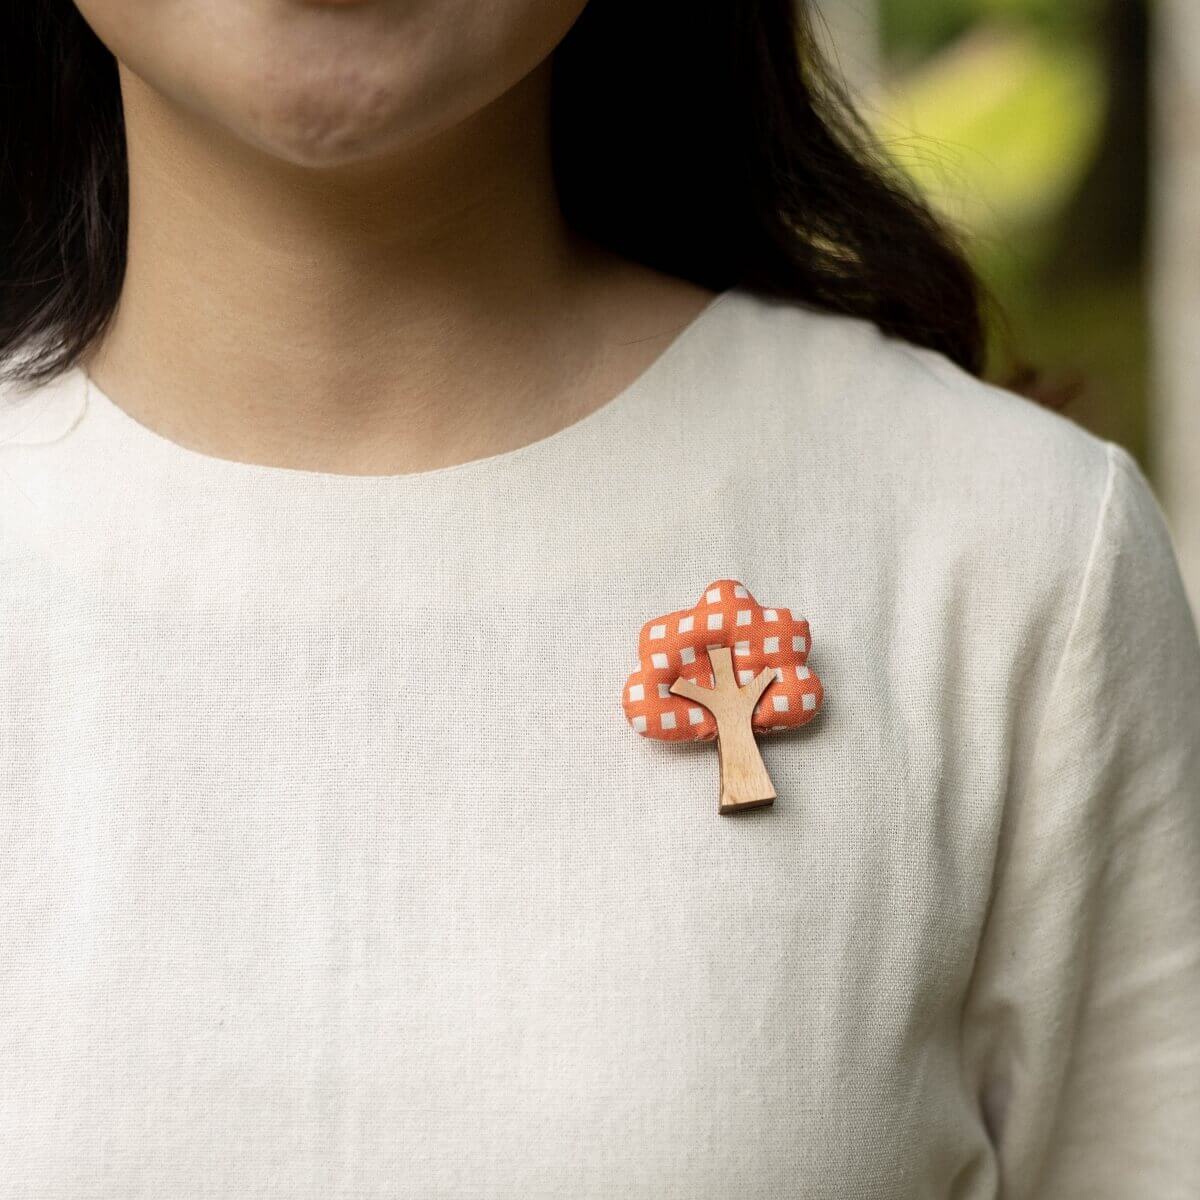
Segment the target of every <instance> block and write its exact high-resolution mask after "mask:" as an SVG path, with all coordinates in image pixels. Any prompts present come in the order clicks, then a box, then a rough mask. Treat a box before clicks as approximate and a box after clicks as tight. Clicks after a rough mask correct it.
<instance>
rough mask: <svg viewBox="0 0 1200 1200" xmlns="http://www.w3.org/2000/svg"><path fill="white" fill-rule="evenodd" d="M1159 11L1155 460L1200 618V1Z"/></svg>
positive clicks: (1163, 3) (1173, 3) (1172, 0)
mask: <svg viewBox="0 0 1200 1200" xmlns="http://www.w3.org/2000/svg"><path fill="white" fill-rule="evenodd" d="M1154 15H1155V22H1156V28H1155V30H1154V37H1153V48H1154V76H1153V81H1154V82H1153V87H1154V125H1153V137H1152V149H1153V151H1154V168H1155V170H1154V177H1153V189H1152V198H1151V224H1150V230H1151V234H1150V238H1151V252H1150V263H1151V288H1150V311H1151V339H1152V344H1153V348H1154V351H1153V352H1154V358H1153V367H1152V369H1153V377H1154V386H1153V388H1152V390H1151V397H1152V399H1151V403H1152V406H1153V407H1152V412H1151V415H1152V418H1153V419H1152V421H1151V426H1150V436H1151V462H1152V466H1153V471H1154V483H1155V490H1156V491H1157V493H1158V495H1159V496H1160V497H1161V499H1162V503H1163V509H1164V511H1165V512H1166V514H1167V517H1168V519H1169V521H1170V525H1171V532H1172V535H1173V536H1174V539H1175V544H1176V549H1177V551H1178V553H1179V559H1180V565H1181V567H1182V570H1183V576H1184V582H1185V583H1186V584H1187V589H1188V595H1189V598H1190V599H1191V602H1192V610H1193V612H1195V613H1196V614H1197V620H1198V621H1200V402H1198V401H1197V389H1200V202H1198V200H1197V197H1200V4H1197V2H1196V0H1160V3H1159V4H1157V5H1156V7H1155V10H1154Z"/></svg>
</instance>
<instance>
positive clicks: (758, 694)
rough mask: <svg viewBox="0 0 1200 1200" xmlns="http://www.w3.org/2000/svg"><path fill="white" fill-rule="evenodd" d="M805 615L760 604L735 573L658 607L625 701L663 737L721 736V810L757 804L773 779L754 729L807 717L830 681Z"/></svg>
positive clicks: (634, 721) (647, 728)
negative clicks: (692, 597) (816, 666)
mask: <svg viewBox="0 0 1200 1200" xmlns="http://www.w3.org/2000/svg"><path fill="white" fill-rule="evenodd" d="M808 650H809V633H808V622H807V621H804V620H798V619H796V618H794V617H793V616H792V614H791V612H790V611H789V610H788V609H786V608H763V607H762V605H760V604H758V603H757V602H756V601H755V599H754V597H753V596H751V595H750V593H749V592H748V591H747V590H746V588H745V587H744V586H743V585H742V584H740V583H738V581H737V580H736V579H718V580H716V581H715V582H714V583H710V584H709V585H708V587H707V588H705V589H704V594H703V595H702V596H701V597H700V599H699V601H698V602H697V604H696V606H695V607H694V608H687V609H681V610H680V611H679V612H673V613H668V614H667V615H666V616H663V617H654V618H653V619H652V620H650V621H647V622H646V624H645V625H643V626H642V631H641V634H640V636H639V637H638V658H639V660H640V664H641V665H640V666H639V667H638V669H637V670H636V671H634V672H633V674H632V675H630V676H629V678H628V679H627V680H626V682H625V690H624V692H623V693H622V697H621V704H622V707H623V708H624V710H625V717H626V719H627V720H628V721H629V724H630V725H631V726H632V727H633V729H634V731H635V732H637V733H640V734H642V735H643V736H644V737H651V738H657V739H659V740H661V741H666V742H683V741H711V740H712V739H713V738H716V739H717V757H718V761H719V763H720V770H721V795H720V801H719V804H718V806H717V811H718V812H720V813H736V812H741V811H743V810H744V809H748V808H759V807H761V806H763V805H765V804H770V803H771V802H772V801H773V800H774V799H775V788H774V786H773V785H772V783H771V777H770V776H769V775H768V774H767V768H766V764H765V763H764V762H763V759H762V754H761V753H760V752H759V749H758V743H757V742H756V741H755V737H754V735H755V733H756V732H758V733H770V732H772V731H776V730H781V729H794V728H795V727H797V726H799V725H805V724H807V723H808V722H809V721H811V720H812V719H813V717H815V716H816V715H817V712H818V710H819V709H820V707H821V698H822V696H823V694H824V689H823V688H822V686H821V681H820V680H819V679H818V678H817V677H816V675H814V674H813V673H812V671H810V670H809V668H808V667H807V666H806V665H805V663H806V661H807V659H808Z"/></svg>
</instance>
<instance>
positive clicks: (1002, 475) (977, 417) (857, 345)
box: [723, 289, 1109, 499]
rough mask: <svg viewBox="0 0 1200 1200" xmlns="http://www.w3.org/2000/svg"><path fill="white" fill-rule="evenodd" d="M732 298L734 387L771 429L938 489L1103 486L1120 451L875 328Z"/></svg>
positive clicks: (773, 301) (793, 305)
mask: <svg viewBox="0 0 1200 1200" xmlns="http://www.w3.org/2000/svg"><path fill="white" fill-rule="evenodd" d="M729 300H730V304H731V308H730V312H729V319H728V320H727V321H726V323H725V325H724V326H723V329H724V331H725V338H726V342H725V346H724V356H725V357H726V360H727V361H728V363H729V365H730V368H731V371H730V375H731V378H730V380H729V381H728V382H730V383H731V384H734V383H735V379H736V381H738V382H737V383H736V384H735V386H734V390H735V391H736V392H737V393H738V402H739V404H741V405H749V406H751V407H753V408H755V409H756V410H757V412H758V413H759V414H760V417H761V419H762V420H764V421H765V422H767V423H768V424H770V423H772V422H773V421H774V422H779V423H780V424H781V425H782V426H783V430H792V431H794V434H795V436H799V437H811V438H819V439H820V440H821V442H822V444H824V445H825V446H826V447H827V449H828V450H829V451H830V452H835V451H839V450H840V451H843V452H846V453H854V454H856V455H858V456H860V457H861V458H862V459H864V460H876V459H877V460H879V461H880V462H882V463H886V464H888V465H889V466H890V467H891V468H892V469H895V468H898V467H903V466H911V467H913V468H919V470H920V473H921V475H922V476H923V477H924V478H925V479H926V480H927V481H929V482H933V480H934V479H935V478H936V477H937V476H938V475H939V474H942V475H944V476H945V477H946V478H947V480H948V481H953V482H957V481H958V480H960V479H961V478H962V476H963V475H964V474H969V475H970V476H971V477H973V478H976V479H978V477H979V476H978V472H979V471H980V470H981V469H983V470H986V469H987V468H988V467H994V468H996V469H997V475H996V479H995V482H997V483H998V484H1002V483H1003V482H1004V481H1008V482H1010V483H1011V484H1013V485H1015V490H1016V491H1017V492H1019V493H1026V494H1028V493H1037V492H1038V491H1039V487H1038V484H1039V481H1040V482H1041V484H1042V485H1043V486H1044V487H1048V488H1049V489H1051V490H1053V491H1054V492H1056V493H1060V492H1061V491H1062V489H1063V487H1064V486H1065V487H1067V488H1068V489H1073V488H1076V487H1080V488H1083V489H1085V490H1086V489H1087V488H1089V487H1090V488H1091V489H1092V491H1093V494H1097V493H1096V488H1097V486H1100V487H1102V486H1103V481H1104V477H1105V475H1106V472H1107V469H1108V468H1107V458H1108V454H1109V449H1108V443H1107V442H1106V441H1105V440H1104V439H1103V438H1100V437H1098V436H1096V435H1095V434H1093V433H1091V432H1090V431H1088V430H1086V429H1085V428H1084V427H1083V426H1081V425H1080V424H1078V423H1077V422H1076V421H1075V420H1074V419H1073V418H1072V417H1071V416H1069V415H1064V414H1063V413H1059V412H1056V411H1054V410H1052V409H1050V408H1047V407H1045V406H1043V405H1041V404H1038V403H1037V402H1035V401H1033V400H1031V399H1029V398H1027V397H1025V396H1022V395H1019V394H1018V393H1016V392H1013V391H1011V390H1009V389H1007V388H1005V387H1002V386H1000V385H999V384H996V383H992V382H988V381H986V380H983V379H980V378H978V377H976V376H975V375H972V374H971V373H970V372H968V371H967V370H965V369H964V368H963V367H961V366H959V365H958V364H957V363H955V362H953V361H952V360H951V359H949V358H948V357H946V356H945V355H944V354H942V353H940V352H938V351H936V350H932V349H930V348H928V347H925V346H920V345H917V344H915V343H912V342H909V341H906V340H905V339H903V338H899V337H895V336H892V335H890V334H886V333H884V332H883V331H882V330H880V328H879V327H878V326H877V325H875V324H874V323H873V322H872V321H870V320H867V319H866V318H863V317H857V316H850V315H847V314H843V313H836V312H832V311H829V310H827V309H822V308H818V307H815V306H811V305H808V304H806V303H804V302H802V301H799V300H794V299H785V298H779V297H774V296H767V295H764V294H762V293H759V292H754V291H750V290H747V289H738V290H736V291H735V292H733V293H731V294H730V297H729ZM1000 490H1001V491H1007V490H1008V489H1006V488H1003V487H1001V489H1000ZM959 499H961V497H959Z"/></svg>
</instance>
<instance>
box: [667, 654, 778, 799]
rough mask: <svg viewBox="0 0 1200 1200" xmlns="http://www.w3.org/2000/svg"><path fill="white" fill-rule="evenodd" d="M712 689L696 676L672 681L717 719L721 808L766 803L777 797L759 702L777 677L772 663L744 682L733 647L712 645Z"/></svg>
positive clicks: (676, 691)
mask: <svg viewBox="0 0 1200 1200" xmlns="http://www.w3.org/2000/svg"><path fill="white" fill-rule="evenodd" d="M708 660H709V662H710V663H712V669H713V681H714V684H715V686H714V687H711V688H703V687H700V685H699V684H697V683H695V682H693V681H692V680H690V679H683V678H680V679H677V680H675V682H674V683H673V684H671V691H672V692H673V693H674V694H675V695H676V696H684V697H686V698H687V699H688V700H694V701H695V702H696V703H697V704H703V705H704V707H705V708H707V709H708V711H709V712H710V713H712V715H713V717H714V718H715V719H716V722H717V753H718V757H719V758H720V762H721V798H720V801H719V803H718V806H717V811H718V812H720V813H733V812H741V811H742V810H743V809H747V808H760V807H762V806H763V805H765V804H770V803H771V802H772V801H773V800H774V799H775V787H774V785H773V784H772V783H771V777H770V776H769V775H768V774H767V765H766V763H764V762H763V759H762V752H761V751H760V750H759V748H758V742H757V740H756V739H755V737H754V726H753V724H752V721H753V718H754V707H755V705H756V704H757V703H758V700H759V697H760V696H761V695H762V694H763V691H764V690H765V689H766V686H767V684H768V683H770V682H771V680H772V679H774V678H775V671H774V670H773V669H772V668H771V667H763V669H762V670H761V671H760V672H759V673H758V674H757V675H756V676H755V677H754V678H753V679H752V680H751V681H750V682H749V683H748V684H746V686H745V687H738V682H737V676H736V674H735V673H734V670H733V659H732V655H731V652H730V649H729V647H728V646H710V647H709V650H708Z"/></svg>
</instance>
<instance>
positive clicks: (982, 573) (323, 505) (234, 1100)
mask: <svg viewBox="0 0 1200 1200" xmlns="http://www.w3.org/2000/svg"><path fill="white" fill-rule="evenodd" d="M10 7H11V9H12V11H10V12H8V13H7V14H6V16H5V17H4V21H5V23H6V25H7V28H6V29H5V30H4V37H3V38H2V39H0V44H3V45H4V47H5V48H6V51H7V54H8V56H9V61H8V62H7V63H6V64H5V68H6V69H5V79H6V84H7V86H6V90H5V92H4V100H3V103H4V104H5V105H6V106H7V111H6V114H5V117H4V123H3V130H2V136H3V138H4V164H5V166H4V170H5V177H4V186H3V189H2V192H3V200H2V201H0V203H3V205H4V209H3V212H4V216H3V221H4V229H3V234H4V238H5V242H6V245H7V246H8V247H9V250H8V253H7V257H6V272H7V274H6V277H5V282H4V288H3V300H2V303H0V311H2V313H3V334H2V338H0V342H2V345H3V352H4V354H5V357H6V362H7V367H8V374H7V375H6V383H5V395H4V397H3V404H2V406H0V410H2V411H3V414H4V418H3V419H4V422H5V428H4V430H3V443H2V445H3V448H2V449H0V468H2V470H0V486H2V488H3V492H2V495H0V512H2V513H3V527H2V528H3V536H2V540H0V548H2V551H0V552H2V559H0V563H2V570H0V581H2V586H3V605H4V617H5V619H4V622H3V626H2V633H0V638H2V641H0V645H2V646H3V655H4V657H3V663H4V667H5V669H4V671H3V673H2V675H0V688H2V691H0V698H2V701H3V708H2V709H0V718H2V722H0V730H2V732H3V742H2V745H0V749H2V753H0V770H2V771H3V775H2V776H0V780H2V783H3V796H4V800H5V803H4V806H3V808H2V809H0V820H2V822H3V824H2V832H3V836H2V837H0V950H2V953H0V1002H2V1005H3V1009H2V1011H3V1016H4V1020H3V1023H2V1027H3V1030H4V1036H3V1039H2V1041H0V1180H3V1183H2V1184H0V1191H3V1194H4V1195H5V1196H13V1197H17V1196H21V1197H25V1196H38V1197H73V1198H74V1197H81V1196H89V1197H128V1196H134V1195H138V1196H156V1197H157V1196H164V1197H166V1196H170V1197H200V1196H204V1197H238V1198H242V1197H249V1196H280V1197H285V1196H286V1197H322V1198H327V1197H334V1196H338V1197H351V1196H353V1197H401V1196H402V1197H414V1198H417V1197H419V1198H426V1197H435V1196H436V1197H442V1196H445V1197H467V1196H480V1197H482V1196H488V1197H505V1198H510V1197H511V1198H516V1197H522V1198H524V1197H533V1196H538V1197H578V1196H595V1197H600V1196H605V1197H622V1198H629V1197H645V1198H650V1197H653V1198H655V1200H660V1198H663V1197H688V1198H689V1200H697V1198H700V1197H704V1198H716V1197H720V1198H725V1197H732V1196H739V1197H763V1198H766V1197H805V1198H813V1197H838V1198H839V1200H845V1198H849V1197H872V1198H876V1197H886V1198H889V1200H907V1198H910V1197H912V1198H916V1197H921V1198H933V1197H939V1198H941V1197H945V1198H947V1200H949V1198H950V1197H955V1198H957V1200H982V1198H985V1197H986V1198H991V1197H998V1196H1002V1197H1005V1198H1008V1200H1048V1198H1051V1197H1053V1198H1056V1200H1057V1198H1061V1197H1074V1196H1088V1197H1118V1196H1120V1197H1129V1196H1134V1195H1137V1196H1155V1197H1159V1198H1162V1197H1184V1196H1189V1197H1192V1196H1195V1195H1196V1194H1198V1189H1200V1165H1198V1160H1200V1143H1198V1141H1197V1134H1196V1130H1197V1129H1200V1089H1198V1083H1197V1080H1198V1079H1200V1021H1198V1019H1197V1018H1198V1015H1200V975H1198V970H1200V966H1198V964H1200V884H1198V882H1197V881H1198V880H1200V790H1198V789H1200V640H1198V639H1197V635H1196V627H1195V624H1194V623H1193V619H1192V617H1191V615H1190V612H1189V610H1188V607H1187V603H1186V601H1185V598H1184V593H1183V589H1182V585H1181V582H1180V577H1179V572H1178V568H1177V565H1176V562H1175V558H1174V554H1173V547H1172V544H1171V540H1170V535H1169V534H1168V531H1167V528H1166V525H1165V522H1164V520H1163V516H1162V513H1161V512H1160V510H1159V508H1158V506H1157V504H1156V501H1155V500H1154V498H1153V496H1152V494H1151V492H1150V490H1149V488H1148V485H1147V483H1146V481H1145V478H1144V477H1143V475H1142V474H1141V472H1140V470H1139V468H1138V467H1137V465H1136V464H1135V462H1134V460H1133V459H1132V458H1131V457H1130V456H1129V455H1128V454H1127V453H1126V452H1125V451H1124V450H1122V449H1121V448H1119V447H1118V446H1116V445H1113V444H1111V443H1108V442H1105V441H1103V440H1100V439H1098V438H1096V437H1094V436H1092V435H1090V434H1089V433H1087V432H1085V431H1084V430H1083V429H1081V428H1080V427H1079V426H1077V425H1076V424H1074V423H1073V422H1072V421H1070V420H1068V419H1067V418H1066V417H1064V416H1061V415H1059V414H1057V413H1055V412H1052V411H1050V410H1049V409H1047V408H1043V407H1039V406H1037V405H1035V404H1034V403H1032V402H1030V401H1029V400H1026V399H1024V398H1022V397H1020V396H1018V395H1017V394H1015V393H1014V392H1011V391H1007V390H1004V389H1002V388H1000V387H997V386H993V385H990V384H987V383H985V382H982V381H981V379H980V377H979V374H980V371H981V367H982V362H983V354H984V346H983V340H982V335H981V332H980V328H981V327H980V319H979V311H978V310H979V301H978V298H977V289H976V286H975V282H974V280H973V279H972V277H971V274H970V272H969V270H968V268H967V267H966V266H965V265H964V262H963V260H962V258H961V257H960V254H959V252H958V251H957V250H956V249H955V248H954V245H953V241H952V239H951V238H950V237H949V235H947V234H945V233H944V232H943V231H941V230H940V229H939V228H938V226H937V225H936V223H935V222H934V221H933V219H932V218H931V217H930V215H929V214H928V213H927V212H926V211H925V210H924V209H923V208H922V207H921V206H920V205H919V204H918V203H917V202H916V201H914V200H913V199H911V198H908V197H907V196H906V195H905V193H904V191H903V190H902V189H901V188H900V187H899V185H898V184H897V183H896V182H895V181H894V179H893V178H892V177H891V176H890V175H889V174H888V173H887V172H885V171H884V169H883V168H882V167H881V166H880V165H879V163H878V161H877V160H876V159H875V158H874V156H873V154H872V152H871V151H870V149H869V146H868V145H867V144H866V143H865V141H864V140H863V137H862V136H861V131H857V132H856V130H857V126H856V125H855V122H854V120H853V118H852V116H850V115H848V110H847V109H846V108H845V106H844V105H843V104H842V103H840V100H839V92H838V89H837V88H836V86H834V85H833V84H831V83H830V82H829V81H828V80H827V79H826V78H825V77H823V76H821V75H819V74H818V73H817V66H816V60H815V55H814V54H813V49H812V45H811V39H810V37H809V34H808V31H807V27H806V26H805V25H804V24H803V23H801V24H800V25H799V26H798V27H796V28H793V26H792V24H791V15H790V13H791V7H792V6H791V4H790V3H789V2H788V0H756V2H750V0H747V2H744V3H741V4H733V3H725V4H714V5H698V6H697V5H688V6H686V7H682V6H681V7H679V8H676V7H674V6H671V5H667V4H654V5H648V4H642V5H637V6H634V5H632V4H623V3H620V2H619V0H618V2H614V0H593V3H592V4H591V5H589V6H588V7H587V9H586V11H582V10H583V2H582V0H557V2H556V3H553V4H550V3H537V2H535V0H505V2H503V3H493V4H489V5H479V4H474V3H470V2H469V0H454V2H453V3H451V2H450V0H443V2H442V3H439V4H436V5H435V4H433V3H429V2H424V3H420V2H413V3H406V4H399V3H389V2H387V0H376V2H373V3H368V2H366V0H361V2H354V0H349V2H347V0H339V2H337V3H334V2H332V0H326V2H325V3H288V2H285V0H261V2H259V3H234V2H233V0H220V2H214V0H175V2H174V3H171V4H167V3H165V2H163V0H156V2H153V3H147V2H146V0H140V2H136V3H135V2H134V0H86V2H81V3H80V5H79V9H80V11H79V12H78V13H77V12H76V11H75V10H74V9H72V8H69V7H68V6H67V5H66V4H65V3H61V2H60V0H54V2H51V0H45V3H40V4H32V5H24V6H18V5H14V6H10ZM796 38H798V40H799V43H800V46H801V50H802V54H801V60H800V65H798V64H797V62H796V60H795V57H794V55H793V46H794V45H795V40H794V39H796ZM118 85H119V86H118ZM713 580H733V581H740V583H741V584H743V585H744V586H745V587H746V588H747V589H748V591H749V592H750V593H753V595H754V596H755V597H757V599H758V600H759V601H760V602H762V603H764V604H778V605H780V606H786V607H787V608H788V609H789V611H790V612H791V613H793V614H795V616H796V617H797V618H804V619H806V620H807V621H808V622H809V626H810V629H811V636H812V646H811V657H810V658H809V659H808V664H809V666H810V667H811V669H812V670H813V671H814V672H815V673H816V674H817V675H818V676H819V678H820V680H821V681H822V684H823V688H824V697H825V699H824V703H823V705H822V707H821V710H820V712H819V714H818V715H817V717H816V719H814V720H812V721H810V722H808V723H806V725H805V727H804V728H803V729H802V730H799V731H793V732H791V733H783V734H779V735H777V736H775V737H772V738H762V739H760V741H759V745H760V747H761V752H762V755H763V758H764V761H765V764H766V766H767V768H768V769H769V773H770V777H771V779H772V781H773V784H774V787H775V790H776V793H777V797H776V799H775V802H774V803H773V804H771V805H760V806H757V807H756V808H755V809H754V810H753V811H751V812H747V813H743V814H740V815H737V816H732V817H725V816H721V815H719V814H718V813H717V811H716V805H715V804H714V802H713V801H714V793H715V788H716V778H715V776H716V756H715V754H714V752H713V747H712V745H711V743H709V744H705V743H704V742H695V743H692V744H690V745H688V746H674V745H669V744H667V743H664V742H658V741H654V740H652V739H648V738H641V737H638V736H636V734H635V733H634V731H632V730H631V729H630V726H629V723H628V722H627V721H626V720H625V717H624V715H623V714H622V711H621V704H622V701H623V699H624V697H623V695H622V692H623V688H624V681H625V680H626V678H627V676H628V674H629V672H630V670H631V669H632V668H633V667H634V666H635V665H636V661H637V652H638V645H637V638H638V632H639V629H640V628H641V627H642V625H643V623H644V622H645V621H646V620H648V619H649V618H652V617H654V616H655V615H657V614H661V613H664V612H669V611H671V610H674V609H680V608H684V607H687V606H689V605H692V604H694V603H695V601H696V598H697V597H698V596H699V595H700V594H701V591H702V589H703V588H704V587H705V586H706V585H707V584H709V583H710V582H711V581H713ZM722 636H724V635H722ZM767 695H770V692H769V691H768V693H767Z"/></svg>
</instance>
